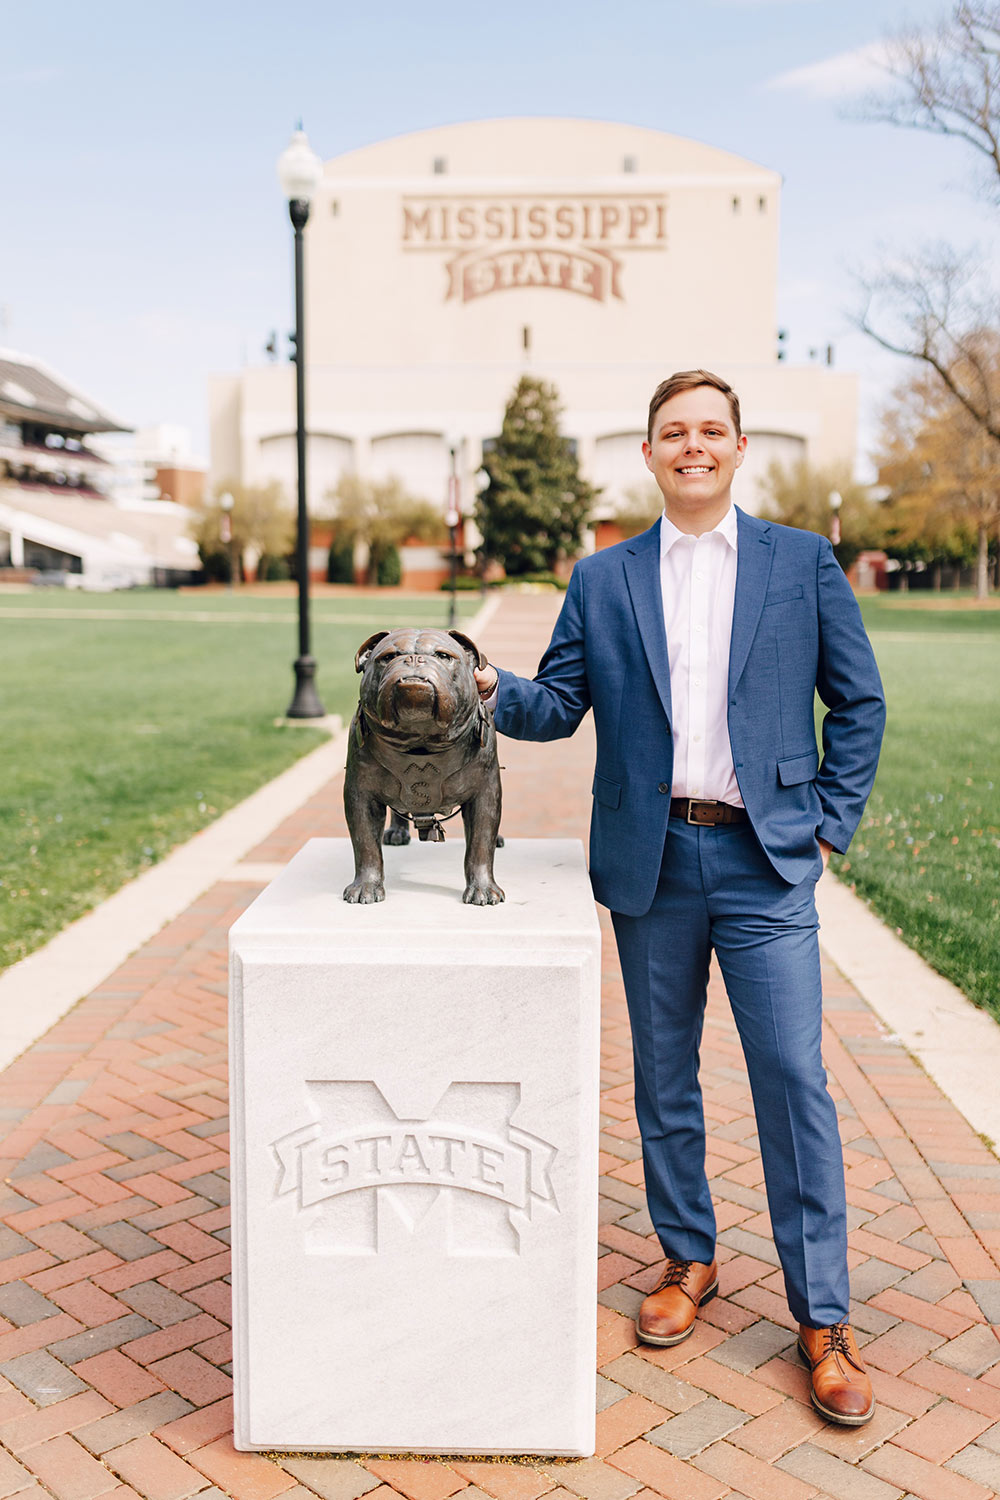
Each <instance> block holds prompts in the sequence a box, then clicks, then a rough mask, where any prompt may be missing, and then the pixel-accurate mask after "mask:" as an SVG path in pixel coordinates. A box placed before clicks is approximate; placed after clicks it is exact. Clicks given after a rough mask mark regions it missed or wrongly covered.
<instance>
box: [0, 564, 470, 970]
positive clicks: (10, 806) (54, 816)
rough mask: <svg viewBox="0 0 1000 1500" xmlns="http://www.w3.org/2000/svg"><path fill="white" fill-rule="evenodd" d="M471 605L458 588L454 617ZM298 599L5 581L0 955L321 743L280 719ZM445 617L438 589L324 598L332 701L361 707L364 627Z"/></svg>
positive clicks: (322, 642) (322, 640)
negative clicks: (107, 590) (12, 588)
mask: <svg viewBox="0 0 1000 1500" xmlns="http://www.w3.org/2000/svg"><path fill="white" fill-rule="evenodd" d="M478 603H479V601H478V598H477V597H475V596H471V597H467V598H463V597H462V596H459V610H460V615H461V616H462V617H464V618H468V616H469V615H471V614H472V613H474V612H475V610H476V608H477V607H478ZM295 607H296V606H295V600H294V599H293V598H290V597H277V598H269V597H261V596H259V595H249V594H247V595H242V594H241V593H240V592H239V591H236V592H234V593H233V594H232V595H228V594H221V593H220V594H208V593H206V594H201V593H198V594H172V593H168V592H165V591H158V592H155V593H154V592H134V593H125V594H112V595H97V596H95V595H80V594H69V593H66V592H65V591H63V590H52V591H44V592H42V591H34V592H32V593H30V594H15V593H10V594H3V595H0V641H2V652H0V657H2V661H3V669H2V672H0V726H2V735H3V740H2V744H3V755H2V764H3V775H2V777H0V882H2V884H0V967H3V966H5V965H8V964H10V963H13V962H15V961H16V960H17V959H19V958H22V957H24V955H25V954H27V953H30V952H31V951H32V950H33V949H35V948H37V947H39V946H40V945H41V944H42V943H43V942H45V941H46V940H47V939H48V938H50V937H51V936H52V935H53V934H54V933H56V932H58V931H59V930H60V928H62V927H64V926H65V925H66V924H67V922H70V921H72V920H73V919H74V918H75V917H78V916H80V915H81V914H82V913H83V912H85V911H88V910H89V909H90V908H91V907H92V906H94V905H96V904H97V903H98V902H99V901H101V900H103V899H104V898H105V897H106V896H108V895H110V894H111V893H112V892H113V891H115V890H117V889H118V888H119V886H121V885H122V884H124V882H125V881H126V880H129V879H130V878H131V877H132V876H134V875H136V874H138V873H139V872H140V871H141V870H142V869H144V868H145V867H147V866H149V865H152V864H155V863H156V862H157V861H158V860H160V859H162V858H163V856H164V855H165V854H166V853H167V852H168V851H169V850H170V849H171V848H173V847H174V846H175V845H176V844H178V843H180V842H182V841H183V840H184V839H186V838H189V837H190V836H191V835H192V834H193V833H196V832H197V831H198V829H200V828H203V827H204V826H205V825H206V824H207V823H210V822H212V820H213V819H214V818H215V817H216V816H217V814H218V813H220V812H223V811H224V810H225V809H226V808H227V807H231V806H232V805H233V804H234V803H236V802H239V801H241V800H242V798H244V797H246V796H248V795H249V793H250V792H252V791H254V790H255V789H256V788H257V787H258V786H261V785H262V784H263V783H264V782H265V781H268V780H269V779H270V778H271V777H272V776H275V775H277V773H278V772H279V771H281V770H283V769H284V768H285V767H286V766H288V765H290V764H291V763H292V761H294V760H296V759H297V758H298V757H299V756H301V755H302V754H304V753H305V752H306V751H307V750H311V749H312V748H313V747H314V746H315V745H317V744H320V743H321V742H322V739H323V738H324V733H323V731H321V730H318V729H306V728H298V727H296V728H286V727H275V722H274V721H275V719H276V718H279V717H280V716H281V715H282V714H283V712H284V710H285V708H286V707H287V705H288V703H289V701H290V699H291V696H292V691H293V687H294V682H293V677H292V671H291V662H292V660H293V658H294V657H295V655H296V654H297V635H296V627H295V619H296V614H295ZM446 613H447V601H446V599H445V597H444V596H443V595H441V594H430V595H428V594H420V595H403V596H400V595H398V594H396V593H395V592H390V591H386V593H385V594H384V595H380V596H378V597H376V598H372V597H371V596H367V597H365V596H360V597H357V598H354V597H349V596H339V597H332V596H329V597H319V598H317V599H315V600H314V602H313V611H312V617H313V653H314V655H315V656H316V658H317V660H318V662H319V673H318V678H317V683H318V687H319V691H320V696H321V698H322V700H323V703H324V705H325V707H326V708H327V710H328V711H329V712H331V713H340V714H342V715H343V716H344V717H345V719H346V718H348V717H349V716H350V714H351V713H352V712H353V707H354V704H355V703H356V702H357V691H358V689H357V684H358V679H357V677H356V675H355V672H354V653H355V651H356V650H357V647H358V646H359V645H360V643H361V642H362V641H363V640H364V639H365V638H366V636H368V635H370V634H371V633H372V632H373V631H375V630H378V629H382V628H384V627H386V626H391V625H399V624H405V623H410V622H412V623H415V624H433V625H443V624H444V623H445V620H446Z"/></svg>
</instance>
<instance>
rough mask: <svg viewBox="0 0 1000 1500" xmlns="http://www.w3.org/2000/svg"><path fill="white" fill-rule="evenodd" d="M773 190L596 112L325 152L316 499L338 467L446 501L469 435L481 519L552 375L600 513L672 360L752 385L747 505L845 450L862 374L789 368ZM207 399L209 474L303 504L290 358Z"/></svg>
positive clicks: (465, 479)
mask: <svg viewBox="0 0 1000 1500" xmlns="http://www.w3.org/2000/svg"><path fill="white" fill-rule="evenodd" d="M780 190H781V180H780V178H779V176H778V174H777V173H776V172H772V171H769V170H767V169H766V168H764V167H760V166H757V165H756V164H755V163H753V162H750V161H746V160H745V159H744V158H742V157H739V156H734V155H732V154H731V153H729V152H726V151H720V150H717V149H715V148H714V147H711V146H706V145H703V144H701V143H700V142H697V141H691V140H684V139H682V138H680V137H677V136H672V135H665V134H662V133H661V132H659V131H653V130H646V129H640V128H638V127H636V126H631V125H622V124H610V123H604V122H599V121H592V120H563V119H502V120H485V121H477V122H473V123H468V124H462V125H449V126H445V127H442V128H440V129H435V130H426V131H421V132H419V133H416V134H413V135H406V136H401V137H398V138H396V139H393V140H388V141H381V142H379V143H378V144H376V145H372V146H367V147H364V148H362V149H361V150H357V151H351V152H348V153H347V154H345V155H343V156H340V157H337V158H335V159H334V160H332V161H330V162H328V163H327V164H326V168H325V175H324V178H323V181H322V183H321V185H320V188H319V191H318V193H317V196H316V198H315V200H314V202H313V206H312V213H311V216H310V221H309V225H308V228H307V230H306V245H307V248H306V268H307V270H306V274H307V297H306V309H307V338H306V350H307V357H308V360H309V380H308V414H307V416H308V427H309V454H308V471H309V473H308V477H309V494H310V507H311V509H312V510H313V512H314V513H316V514H318V515H319V514H321V513H322V500H323V497H324V496H325V494H326V493H327V492H328V491H329V490H330V489H331V488H332V487H333V486H334V485H335V484H336V482H337V480H338V478H339V477H340V475H341V474H343V473H345V472H354V473H359V474H361V475H367V476H372V477H379V478H381V477H385V476H388V475H390V474H396V475H398V476H399V477H400V478H401V479H402V480H403V481H404V483H405V484H406V486H407V488H408V489H409V490H410V491H411V492H412V493H414V494H416V495H420V496H423V497H425V498H429V499H431V500H433V501H435V502H438V503H440V504H441V505H442V507H443V506H444V503H445V496H446V488H447V475H448V464H449V453H448V450H449V445H450V442H456V443H457V446H458V453H459V469H460V473H459V479H460V485H461V498H462V509H463V511H465V512H466V513H467V514H468V513H469V512H471V509H472V504H473V500H474V475H475V473H476V471H477V470H478V468H479V467H480V464H481V462H482V450H483V444H484V442H488V441H489V439H490V438H492V437H494V436H495V435H496V433H497V432H498V430H499V425H500V420H501V416H502V413H503V408H504V405H505V403H506V400H507V398H508V396H509V394H510V392H511V390H512V389H513V387H514V385H515V383H516V381H517V379H518V377H519V376H520V375H521V374H522V373H523V372H524V371H526V370H527V371H530V372H531V373H532V374H535V375H538V376H541V377H543V378H545V379H547V380H550V381H552V382H554V384H555V385H556V387H557V389H558V391H559V395H560V398H561V401H562V403H563V406H564V416H563V428H564V431H565V432H566V433H567V434H568V436H570V437H571V438H572V439H573V441H574V442H575V444H576V448H577V452H578V455H579V458H580V461H581V466H582V468H583V471H584V473H585V474H586V476H587V477H588V478H589V479H590V480H591V481H592V482H593V483H595V484H597V485H600V486H601V487H602V489H603V495H602V501H601V508H600V509H599V511H598V517H600V516H603V517H605V518H606V519H607V520H611V519H612V518H613V516H614V513H615V511H616V509H617V507H618V506H619V505H620V504H623V503H625V502H626V498H627V492H628V491H629V490H630V489H633V488H634V487H636V486H638V487H639V488H640V489H643V488H644V487H647V488H648V486H649V484H651V479H650V476H649V475H648V473H647V471H646V469H645V467H644V464H643V460H642V455H641V452H640V444H641V442H642V439H643V437H644V436H645V415H646V408H647V406H648V402H649V397H650V395H651V393H652V391H653V389H654V388H655V386H656V385H657V384H658V382H659V381H660V380H661V379H663V377H664V376H666V375H668V374H669V373H670V372H671V371H673V370H678V369H684V368H688V367H691V366H698V365H701V366H706V367H708V368H710V369H714V370H717V371H718V372H719V373H720V374H722V375H724V376H726V377H727V378H728V379H729V380H730V381H731V382H732V384H733V385H734V386H735V388H736V389H737V391H738V392H739V394H740V396H741V399H742V403H743V411H744V418H745V426H746V430H747V432H748V433H749V436H750V447H749V451H748V455H747V460H746V462H745V464H744V465H743V467H742V469H741V470H740V473H739V475H738V476H737V484H736V487H735V489H734V494H735V495H736V498H737V500H738V502H739V503H740V504H741V505H743V506H744V507H745V508H746V509H748V510H751V511H755V510H757V509H758V507H759V496H758V485H757V481H758V480H759V479H760V477H761V476H762V474H763V473H764V471H765V470H766V468H767V466H768V464H769V463H770V462H771V461H772V460H774V459H778V460H780V461H782V462H785V463H788V462H792V461H795V460H797V459H800V458H805V459H808V460H809V461H810V462H812V463H828V462H831V461H833V460H840V461H844V462H847V463H851V462H852V461H853V458H854V450H855V440H856V436H855V429H856V406H857V384H856V380H855V377H854V376H853V375H849V374H843V373H840V372H839V371H834V370H832V369H829V368H827V367H823V366H819V365H815V364H813V365H807V366H802V367H792V366H789V365H788V364H785V363H783V362H781V361H780V360H779V341H778V330H777V311H776V296H777V277H778V219H779V197H780ZM210 404H211V474H212V478H213V480H214V481H217V482H218V481H224V480H239V481H242V482H244V483H247V484H263V483H267V482H268V481H270V480H273V479H277V480H280V481H281V483H282V484H283V486H284V488H285V490H286V493H287V494H288V496H289V499H290V500H291V497H292V496H293V495H294V492H295V485H294V475H295V467H294V461H295V460H294V455H295V437H294V382H293V370H292V368H291V367H290V366H289V365H288V364H286V363H281V364H277V363H275V364H271V365H262V366H260V367H258V368H251V369H247V370H244V371H242V372H241V373H239V374H232V375H224V376H219V377H217V378H215V379H213V381H212V383H211V390H210ZM466 537H467V541H469V540H471V541H473V542H474V540H475V538H474V537H471V538H470V533H469V528H467V529H466Z"/></svg>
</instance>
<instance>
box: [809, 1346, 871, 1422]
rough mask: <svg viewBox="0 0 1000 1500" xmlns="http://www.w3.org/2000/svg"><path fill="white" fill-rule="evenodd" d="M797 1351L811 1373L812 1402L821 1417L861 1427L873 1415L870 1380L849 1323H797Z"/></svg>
mask: <svg viewBox="0 0 1000 1500" xmlns="http://www.w3.org/2000/svg"><path fill="white" fill-rule="evenodd" d="M799 1354H800V1355H801V1357H802V1359H803V1360H804V1361H805V1363H806V1364H807V1365H808V1366H809V1369H810V1371H811V1372H812V1404H813V1406H815V1408H816V1410H817V1411H818V1412H819V1413H820V1415H821V1416H824V1417H826V1418H827V1420H828V1421H830V1422H839V1423H841V1425H842V1426H844V1427H861V1426H862V1425H863V1423H865V1422H869V1421H871V1419H872V1417H873V1416H874V1414H875V1397H874V1395H873V1394H872V1383H871V1381H870V1380H869V1379H868V1376H867V1374H866V1372H865V1367H864V1365H863V1364H862V1362H861V1355H860V1354H859V1353H858V1345H857V1341H856V1339H855V1337H854V1334H853V1332H852V1331H851V1328H850V1325H849V1324H848V1323H846V1322H844V1323H834V1324H833V1326H832V1328H807V1327H806V1325H805V1324H804V1323H800V1324H799Z"/></svg>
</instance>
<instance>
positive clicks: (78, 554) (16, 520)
mask: <svg viewBox="0 0 1000 1500" xmlns="http://www.w3.org/2000/svg"><path fill="white" fill-rule="evenodd" d="M128 432H129V429H128V428H126V427H124V426H123V425H122V424H121V423H120V422H117V421H115V419H114V418H113V417H111V416H109V414H108V413H107V412H106V411H104V410H102V409H101V408H100V407H99V406H98V405H97V404H96V403H95V402H93V401H92V400H91V399H90V398H89V397H85V396H83V395H82V394H81V393H80V392H79V391H77V390H75V389H74V388H73V387H72V386H70V385H69V384H68V383H67V382H66V381H65V380H63V379H62V377H61V376H58V375H55V374H54V373H53V372H52V371H51V370H49V369H48V368H47V367H46V366H45V365H43V364H42V363H41V362H40V361H39V360H36V359H33V358H31V357H30V356H28V355H25V354H19V353H16V352H15V351H13V350H10V349H0V582H2V581H3V580H4V579H5V578H6V579H11V578H18V579H30V578H32V577H36V576H38V575H47V576H48V577H51V578H54V579H58V580H59V581H62V582H65V583H67V584H70V585H75V586H76V587H80V588H90V589H107V588H128V587H132V586H135V585H137V584H149V583H159V584H166V585H169V584H177V583H182V582H183V583H187V582H192V581H195V580H196V579H198V578H199V577H200V575H201V565H200V561H199V558H198V551H197V547H196V546H195V544H194V542H193V541H192V540H191V538H190V536H189V528H190V519H191V513H190V511H189V510H187V509H186V508H184V507H183V506H182V505H177V504H174V503H173V502H172V501H165V500H163V499H161V498H159V495H160V492H159V491H157V492H156V495H155V497H152V496H151V497H150V498H146V497H145V496H144V494H143V493H142V492H141V490H140V491H137V492H135V493H126V492H127V491H128V490H129V486H130V485H131V484H132V478H131V477H130V472H129V470H128V466H127V465H125V466H124V468H123V469H120V468H119V467H118V465H117V463H116V462H115V461H114V459H113V456H109V448H108V446H106V445H107V444H108V443H109V441H110V440H111V439H113V438H116V437H119V436H121V435H125V434H127V433H128ZM111 452H112V453H113V450H111ZM201 480H202V483H203V481H204V471H203V470H202V471H201Z"/></svg>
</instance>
